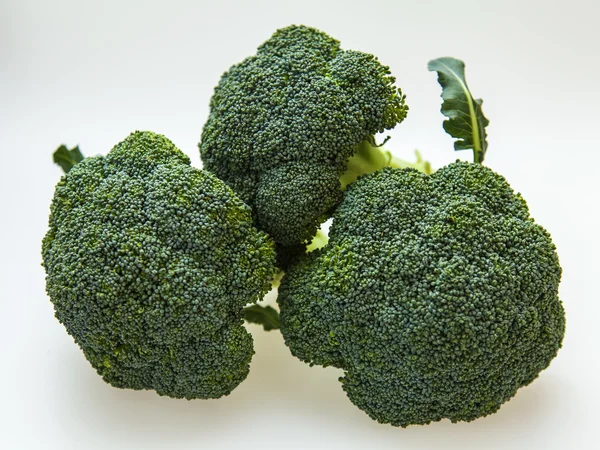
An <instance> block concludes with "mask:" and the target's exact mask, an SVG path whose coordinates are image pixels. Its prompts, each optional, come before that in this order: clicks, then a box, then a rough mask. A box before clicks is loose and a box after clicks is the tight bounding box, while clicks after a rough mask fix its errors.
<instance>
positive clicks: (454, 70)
mask: <svg viewBox="0 0 600 450" xmlns="http://www.w3.org/2000/svg"><path fill="white" fill-rule="evenodd" d="M427 68H428V69H429V70H431V71H434V72H437V74H438V81H439V83H440V85H441V86H442V99H443V100H444V101H443V103H442V109H441V111H442V114H443V115H445V116H446V117H448V120H445V121H444V130H446V133H448V134H449V135H450V136H452V137H453V138H455V139H457V140H456V141H455V142H454V150H469V149H471V150H473V157H474V161H475V162H476V163H481V162H483V159H484V158H485V152H486V151H487V140H486V138H487V135H486V132H485V127H486V126H487V125H488V124H489V121H488V120H487V119H486V118H485V116H484V115H483V111H482V110H481V104H482V103H483V100H481V99H475V98H473V95H471V91H470V90H469V86H468V85H467V81H466V79H465V63H464V62H462V61H461V60H459V59H455V58H448V57H446V58H438V59H434V60H432V61H429V64H428V65H427Z"/></svg>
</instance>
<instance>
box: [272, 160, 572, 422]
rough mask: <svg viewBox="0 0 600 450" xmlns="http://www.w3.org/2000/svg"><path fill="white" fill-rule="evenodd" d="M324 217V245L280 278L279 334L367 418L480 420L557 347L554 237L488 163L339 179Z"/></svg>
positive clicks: (559, 311) (560, 322) (560, 315)
mask: <svg viewBox="0 0 600 450" xmlns="http://www.w3.org/2000/svg"><path fill="white" fill-rule="evenodd" d="M333 217H334V218H333V224H332V228H331V230H330V240H329V243H328V244H327V245H326V246H325V247H324V248H322V249H320V250H317V251H315V252H312V253H309V254H307V255H304V256H302V257H301V258H300V260H299V261H298V262H297V263H296V264H295V265H292V266H291V267H290V269H289V271H288V272H287V273H286V275H285V277H284V278H283V280H282V283H281V286H280V288H279V298H278V302H279V305H280V309H281V331H282V333H283V336H284V338H285V342H286V344H287V345H288V346H289V347H290V350H291V351H292V353H293V354H294V355H295V356H297V357H298V358H300V359H301V360H303V361H305V362H308V363H311V364H320V365H323V366H328V365H331V366H335V367H339V368H342V369H344V371H345V376H344V377H343V378H342V379H341V382H342V385H343V388H344V390H345V391H346V393H347V395H348V397H349V398H350V400H351V401H352V402H353V403H354V404H355V405H356V406H358V407H359V408H360V409H362V410H364V411H365V412H366V413H367V414H369V415H370V416H371V417H372V418H373V419H375V420H377V421H379V422H384V423H391V424H392V425H399V426H403V427H404V426H407V425H410V424H426V423H429V422H431V421H438V420H440V419H442V418H448V419H450V420H452V421H454V422H455V421H471V420H473V419H476V418H478V417H482V416H486V415H488V414H491V413H493V412H495V411H497V410H498V408H500V406H501V405H502V403H504V402H506V401H507V400H509V399H510V398H511V397H512V396H514V395H515V393H516V391H517V389H519V388H520V387H522V386H525V385H527V384H529V383H531V382H532V381H533V380H534V379H535V378H536V377H537V376H538V374H539V373H540V371H542V370H543V369H545V368H546V367H547V366H548V365H549V364H550V361H551V360H552V359H553V358H554V357H555V356H556V353H557V351H558V349H559V348H560V346H561V343H562V339H563V335H564V330H565V316H564V310H563V306H562V303H561V302H560V300H559V298H558V285H559V282H560V278H561V267H560V265H559V261H558V257H557V254H556V249H555V246H554V244H553V243H552V240H551V239H550V236H549V235H548V233H547V232H546V231H545V230H544V229H543V228H542V227H541V226H539V225H537V224H536V223H535V222H534V221H533V219H531V218H530V216H529V211H528V208H527V205H526V203H525V201H524V200H523V199H522V197H521V196H520V195H519V194H515V193H514V192H513V191H512V189H511V187H510V186H509V185H508V183H507V182H506V181H505V179H504V178H503V177H501V176H500V175H498V174H496V173H495V172H493V171H492V170H490V169H488V168H486V167H484V166H482V165H480V164H472V163H459V162H457V163H453V164H450V165H448V166H446V167H444V168H442V169H440V170H438V171H437V172H435V173H434V174H433V175H431V176H428V175H425V174H422V173H419V172H417V171H416V170H412V169H402V170H401V169H384V170H382V171H380V172H377V173H372V174H368V175H365V176H363V177H361V178H359V180H358V181H356V182H355V183H354V184H352V185H350V187H349V188H348V190H347V193H346V195H345V198H344V201H343V202H342V204H341V205H340V207H339V208H338V210H337V211H336V213H335V214H334V216H333Z"/></svg>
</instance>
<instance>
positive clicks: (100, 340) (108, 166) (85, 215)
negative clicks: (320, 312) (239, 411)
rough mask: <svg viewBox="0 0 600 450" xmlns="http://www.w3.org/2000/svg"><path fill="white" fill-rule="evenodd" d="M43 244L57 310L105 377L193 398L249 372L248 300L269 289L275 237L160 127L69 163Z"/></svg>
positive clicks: (224, 390) (226, 388) (225, 388)
mask: <svg viewBox="0 0 600 450" xmlns="http://www.w3.org/2000/svg"><path fill="white" fill-rule="evenodd" d="M42 251H43V260H44V263H43V264H44V267H45V269H46V273H47V278H46V286H47V292H48V295H49V297H50V299H51V301H52V303H53V304H54V308H55V313H56V317H57V318H58V320H59V321H60V322H61V323H62V324H63V325H64V326H65V327H66V329H67V331H68V333H69V334H70V335H71V336H72V337H73V338H74V340H75V342H76V343H77V344H78V345H79V346H80V347H81V349H82V350H83V352H84V354H85V356H86V358H87V359H88V360H89V362H90V363H91V365H92V366H93V367H94V369H96V371H97V372H98V373H99V374H100V375H101V376H102V377H103V378H104V380H105V381H106V382H108V383H110V384H112V385H114V386H116V387H120V388H131V389H154V390H156V391H157V392H158V393H159V394H161V395H168V396H171V397H177V398H188V399H192V398H217V397H220V396H222V395H227V394H229V393H230V392H231V391H232V389H234V388H235V387H236V386H237V385H238V384H239V383H240V382H241V381H243V380H244V379H245V378H246V376H247V374H248V370H249V362H250V359H251V357H252V354H253V345H252V338H251V336H250V335H249V333H248V332H247V331H246V330H245V329H244V327H243V321H242V308H243V307H244V306H245V305H246V304H248V303H251V302H255V301H257V300H258V299H260V298H261V297H262V296H263V295H264V293H266V291H268V290H269V288H270V279H271V277H272V275H273V273H274V271H275V267H274V265H275V262H274V258H275V256H274V244H273V242H272V241H271V240H270V238H268V237H267V236H266V235H265V234H264V233H263V232H260V231H258V230H257V229H255V228H254V227H253V225H252V218H251V213H250V209H249V207H248V206H246V205H245V204H244V203H243V202H242V201H241V200H240V199H239V198H238V197H237V196H236V195H235V194H234V192H233V191H232V190H231V189H230V188H229V187H227V186H226V185H225V183H223V182H222V181H220V180H219V179H217V178H216V177H215V176H214V175H212V174H210V173H208V172H203V171H200V170H197V169H194V168H192V167H191V166H190V161H189V159H188V157H187V156H185V155H184V154H183V153H182V152H181V151H179V150H178V149H177V148H176V147H175V146H174V145H173V144H172V143H171V142H170V141H169V140H168V139H166V138H165V137H163V136H161V135H157V134H153V133H150V132H136V133H132V134H131V135H130V136H129V137H128V138H126V139H125V140H124V141H123V142H121V143H120V144H118V145H117V146H115V147H114V148H113V149H112V150H111V151H110V152H109V153H108V155H107V156H106V157H104V156H96V157H91V158H86V159H84V160H83V161H82V162H80V163H78V164H77V165H76V166H75V167H73V168H72V169H71V171H70V172H69V173H68V174H67V175H66V176H64V177H63V178H62V180H61V181H60V182H59V183H58V185H57V186H56V190H55V194H54V198H53V201H52V205H51V214H50V220H49V231H48V233H47V235H46V236H45V238H44V240H43V248H42Z"/></svg>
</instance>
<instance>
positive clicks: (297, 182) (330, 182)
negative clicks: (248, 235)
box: [200, 26, 407, 246]
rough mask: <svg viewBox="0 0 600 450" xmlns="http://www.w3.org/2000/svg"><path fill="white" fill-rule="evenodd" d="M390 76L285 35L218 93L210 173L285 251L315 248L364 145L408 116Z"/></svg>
mask: <svg viewBox="0 0 600 450" xmlns="http://www.w3.org/2000/svg"><path fill="white" fill-rule="evenodd" d="M394 82H395V79H394V77H392V76H391V75H390V71H389V68H388V67H386V66H383V65H382V64H381V63H379V61H378V60H377V58H376V57H375V56H373V55H369V54H365V53H360V52H356V51H349V50H346V51H344V50H341V49H340V46H339V42H338V41H336V40H335V39H333V38H331V37H329V36H328V35H326V34H325V33H322V32H320V31H318V30H315V29H313V28H308V27H304V26H291V27H288V28H284V29H281V30H279V31H277V32H276V33H275V34H274V35H273V36H272V37H271V38H270V39H269V40H268V41H267V42H265V43H264V44H263V45H262V46H260V47H259V48H258V51H257V54H256V56H252V57H249V58H247V59H245V60H244V61H243V62H241V63H240V64H237V65H235V66H233V67H231V68H230V69H229V71H228V72H226V73H225V74H224V75H223V77H222V78H221V81H220V83H219V85H218V86H217V87H216V89H215V92H214V95H213V98H212V100H211V103H210V116H209V119H208V121H207V123H206V124H205V126H204V129H203V132H202V139H201V143H200V151H201V155H202V160H203V163H204V168H205V169H207V170H209V171H211V172H213V173H215V174H216V175H217V176H218V177H219V178H221V179H222V180H224V181H225V182H226V183H227V184H228V185H229V186H231V187H232V188H233V189H234V190H235V191H236V192H237V193H238V194H239V195H240V196H241V197H242V199H243V200H244V201H245V202H247V203H248V204H249V205H251V206H252V208H253V214H254V218H255V221H256V224H257V226H258V227H259V228H261V229H263V230H265V231H267V232H268V233H269V234H270V235H271V236H272V237H273V238H274V239H275V240H276V241H277V242H278V243H280V244H283V245H286V246H293V245H296V244H299V243H306V242H309V241H310V239H311V238H312V236H313V235H314V234H315V232H316V229H317V227H318V225H319V224H320V222H322V221H323V220H325V218H326V217H327V216H328V215H329V214H330V212H331V209H332V208H333V207H335V205H336V204H337V203H339V201H340V199H341V191H340V176H341V175H342V173H343V172H344V170H345V168H346V162H347V161H348V159H349V158H350V157H351V156H352V155H353V154H354V153H355V152H356V151H357V149H358V145H359V144H360V143H361V142H363V141H364V140H365V139H367V138H370V137H372V136H373V134H375V133H377V132H381V131H384V130H385V129H390V128H393V127H394V126H395V125H396V124H397V123H399V122H401V121H402V120H403V119H404V117H405V116H406V111H407V107H406V105H405V104H404V96H403V95H402V93H401V92H400V90H399V89H398V88H397V87H395V86H394Z"/></svg>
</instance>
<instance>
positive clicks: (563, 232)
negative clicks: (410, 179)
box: [0, 0, 600, 450]
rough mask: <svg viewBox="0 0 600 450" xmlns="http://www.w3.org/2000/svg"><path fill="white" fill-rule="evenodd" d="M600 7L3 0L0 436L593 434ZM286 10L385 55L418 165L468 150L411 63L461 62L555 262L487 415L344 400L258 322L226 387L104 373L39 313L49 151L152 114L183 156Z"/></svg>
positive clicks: (320, 440) (39, 439)
mask: <svg viewBox="0 0 600 450" xmlns="http://www.w3.org/2000/svg"><path fill="white" fill-rule="evenodd" d="M599 19H600V7H599V6H598V2H597V1H593V0H588V1H583V0H570V1H548V0H546V1H537V0H536V1H527V2H524V1H513V0H511V1H501V2H500V1H498V2H490V1H483V0H479V1H448V0H446V1H425V0H423V1H403V0H395V1H393V0H389V1H383V0H380V1H377V0H371V1H340V2H331V1H326V0H319V1H295V2H284V1H255V2H249V1H248V2H241V1H238V2H235V1H210V2H208V1H168V2H158V1H148V0H147V1H115V0H104V1H81V0H79V1H76V0H72V1H42V0H40V1H32V0H1V1H0V149H1V155H2V162H3V164H2V167H3V169H2V170H1V175H0V184H1V185H0V196H1V204H0V205H1V211H2V218H1V219H0V227H1V228H0V244H1V245H0V255H1V256H0V276H1V282H0V320H1V324H0V342H1V343H2V350H1V352H0V361H1V363H0V389H1V391H2V394H1V397H0V408H1V411H0V416H1V417H0V448H3V449H21V448H25V449H27V448H35V449H46V448H48V449H54V448H61V449H71V448H78V449H79V448H91V449H104V448H110V449H117V448H132V449H134V448H165V449H176V448H194V449H201V448H207V449H216V448H235V449H239V448H277V449H295V448H298V449H307V448H315V449H320V448H330V449H334V448H344V449H355V448H356V449H392V448H393V449H434V448H439V449H444V450H449V449H461V450H464V449H484V448H485V449H509V448H510V449H538V448H539V449H570V448H577V449H591V448H598V447H597V444H598V442H597V441H598V437H597V436H598V434H597V419H599V417H598V416H599V413H598V411H599V408H598V404H599V403H600V396H599V393H598V389H599V387H598V381H597V380H598V371H599V364H598V353H599V352H598V344H600V339H599V337H600V333H599V329H600V326H599V322H598V321H599V319H598V317H599V316H600V307H599V304H598V297H599V296H598V278H599V273H598V269H599V268H600V267H599V264H598V260H599V258H600V246H599V245H598V228H599V220H598V212H597V209H598V200H597V195H598V194H599V193H600V190H599V189H598V173H599V171H598V166H599V165H600V156H599V151H600V145H599V144H598V129H599V127H600V115H599V114H598V104H599V103H600V87H599V83H598V74H599V72H600V60H599V56H598V55H599V53H600V49H599V43H600V33H599V31H598V22H599ZM292 23H297V24H300V23H301V24H306V25H312V26H315V27H318V28H321V29H323V30H324V31H327V32H328V33H330V34H331V35H333V36H334V37H336V38H338V39H340V40H341V41H342V44H343V46H344V47H345V48H350V49H357V50H362V51H366V52H371V53H375V54H377V55H378V56H379V58H380V60H381V61H382V62H384V63H385V64H388V65H389V66H391V68H392V71H393V72H394V73H395V74H396V76H397V78H398V84H399V85H400V86H401V87H402V88H403V90H404V91H405V92H406V94H407V100H408V103H409V105H410V108H411V109H410V114H409V117H408V119H407V120H406V121H405V123H403V124H402V125H400V126H399V127H398V128H397V129H396V130H395V131H394V132H393V133H391V134H392V136H393V139H392V140H391V141H390V143H389V147H390V148H391V149H393V150H395V151H396V153H397V154H398V155H400V156H405V157H407V158H410V157H411V154H412V151H413V150H414V149H415V148H418V149H420V150H421V151H422V153H423V154H424V155H425V156H426V158H428V159H429V160H430V161H432V163H433V165H434V167H440V166H442V165H444V164H446V163H448V162H450V161H452V160H454V159H456V158H457V157H461V158H465V159H468V158H470V155H469V154H468V153H464V152H463V153H455V152H453V150H452V141H451V139H450V138H449V137H448V136H447V135H445V134H444V132H443V130H442V128H441V121H442V116H441V115H440V113H439V105H440V98H439V94H440V88H439V86H438V84H437V81H436V76H435V75H434V74H433V73H429V72H427V70H426V63H427V61H428V60H429V59H431V58H435V57H438V56H445V55H451V56H455V57H458V58H461V59H464V60H465V61H466V63H467V77H468V81H469V83H470V85H471V88H472V90H473V93H474V94H475V95H476V96H478V97H483V98H484V100H485V103H484V111H485V114H486V115H487V117H488V118H489V119H490V121H491V125H490V126H489V129H488V131H489V142H490V146H489V153H488V157H487V160H486V163H487V164H488V165H489V166H490V167H492V168H494V169H495V170H497V171H499V172H500V173H502V174H504V175H505V176H506V178H507V179H508V180H509V181H510V183H512V185H513V187H514V188H515V189H516V190H518V191H520V192H522V193H523V195H524V197H525V198H526V199H527V200H528V202H529V205H530V207H531V211H532V214H533V216H534V217H535V218H536V219H537V221H538V222H539V223H541V224H542V225H544V226H545V227H546V228H547V229H548V230H549V231H550V232H551V233H552V235H553V237H554V240H555V242H556V244H557V246H558V251H559V255H560V257H561V262H562V265H563V268H564V276H563V282H562V285H561V296H562V298H563V300H564V304H565V307H566V310H567V334H566V338H565V341H564V347H563V349H562V350H561V352H560V354H559V356H558V358H557V359H556V360H555V361H554V362H553V363H552V365H551V367H550V368H549V369H548V370H546V371H545V372H543V373H542V375H541V377H540V378H539V379H538V380H537V381H535V382H534V383H533V384H532V385H531V386H529V387H527V388H524V389H522V390H521V391H520V392H519V393H518V394H517V396H516V397H515V398H514V399H513V400H511V401H510V402H509V403H507V404H506V405H504V406H503V407H502V409H501V410H500V412H498V413H497V414H495V415H493V416H490V417H488V418H485V419H480V420H477V421H476V422H473V423H470V424H465V423H462V424H458V425H452V424H450V423H449V422H447V421H443V422H441V423H436V424H433V425H430V426H426V427H411V428H409V429H406V430H403V429H396V428H393V427H390V426H387V425H379V424H377V423H375V422H373V421H371V420H370V419H369V418H368V417H367V416H366V415H365V414H364V413H363V412H361V411H359V410H358V409H356V408H355V407H354V406H352V405H351V404H350V402H349V401H348V400H347V399H346V397H345V395H344V393H343V391H342V389H341V388H340V385H339V383H338V381H337V378H338V376H340V371H337V370H336V369H331V368H329V369H322V368H319V367H315V368H309V367H308V366H307V365H304V364H303V363H301V362H299V361H298V360H296V359H294V358H293V357H292V356H291V355H290V354H289V352H288V350H287V348H286V347H285V346H284V345H283V342H282V339H281V335H280V334H279V333H277V332H273V333H271V334H267V333H264V332H261V330H260V329H259V328H257V327H251V330H252V332H253V334H254V336H255V343H256V344H255V347H256V355H255V357H254V360H253V362H252V370H251V373H250V376H249V377H248V379H247V380H246V381H245V382H244V383H243V384H242V385H241V386H240V387H239V388H238V389H237V390H235V391H234V392H233V394H231V395H230V396H229V397H227V398H224V399H221V400H213V401H192V402H188V401H183V400H172V399H169V398H161V397H159V396H157V395H156V394H155V393H153V392H133V391H122V390H117V389H114V388H111V387H109V386H108V385H106V384H104V383H103V382H102V380H101V379H100V378H99V377H98V376H97V375H96V373H95V372H94V371H93V370H92V369H91V367H90V366H89V364H88V363H87V362H86V360H85V359H84V357H83V356H82V354H81V352H80V351H79V349H78V348H77V347H76V345H74V343H73V341H72V339H71V338H70V337H69V336H68V335H67V334H66V332H65V331H64V329H63V328H62V326H61V325H60V324H59V323H58V322H57V321H56V320H55V319H54V317H53V310H52V306H51V304H50V302H49V301H48V299H47V297H46V295H45V293H44V273H43V270H42V268H41V267H40V262H41V257H40V241H41V238H42V236H43V235H44V233H45V230H46V225H47V214H48V206H49V202H50V198H51V196H52V192H53V187H54V184H55V183H56V182H57V180H58V179H59V177H60V175H61V172H60V169H58V168H57V167H54V166H53V165H52V163H51V153H52V151H53V150H54V149H55V148H56V146H58V144H60V143H63V142H64V143H66V144H68V145H75V144H77V143H79V144H80V145H81V148H82V150H83V151H84V152H85V153H86V154H88V155H92V154H96V153H106V152H107V151H108V150H109V149H110V148H111V147H112V146H113V145H114V144H116V143H117V142H119V141H120V140H122V139H123V138H124V137H125V136H127V134H128V133H129V132H131V131H133V130H136V129H140V130H153V131H156V132H159V133H162V134H165V135H166V136H167V137H169V138H170V139H171V140H173V142H174V143H175V144H176V145H177V146H179V147H180V148H181V149H182V150H183V151H184V152H186V153H187V154H188V155H190V156H191V157H192V160H193V163H194V164H196V165H199V157H198V151H197V146H196V145H197V142H198V138H199V135H200V130H201V127H202V124H203V123H204V120H205V119H206V115H207V112H208V107H207V105H208V100H209V98H210V96H211V93H212V89H213V87H214V85H215V84H216V83H217V81H218V79H219V76H220V75H221V73H222V72H223V71H224V70H225V69H227V68H228V67H229V66H230V65H231V64H232V63H235V62H238V61H240V60H241V59H243V58H244V57H246V56H248V55H250V54H252V53H253V51H254V49H255V48H256V46H257V45H258V44H260V43H261V42H263V41H264V40H265V39H267V38H268V37H269V35H270V34H271V33H272V32H273V31H274V30H275V29H276V28H278V27H283V26H287V25H290V24H292ZM270 300H271V301H273V300H274V295H273V294H271V296H270ZM594 442H596V444H594Z"/></svg>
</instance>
